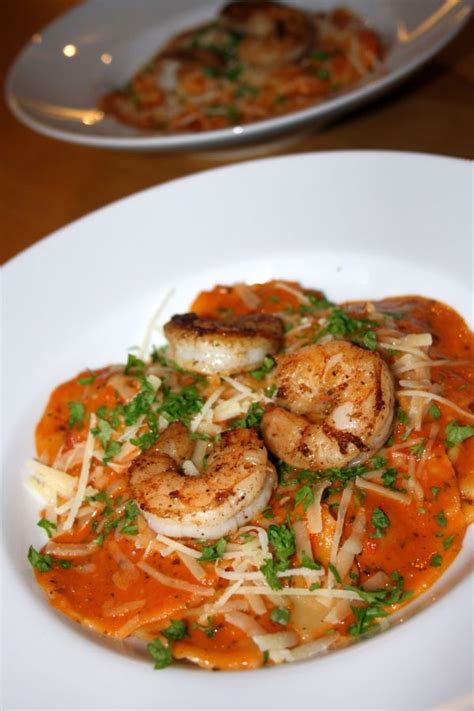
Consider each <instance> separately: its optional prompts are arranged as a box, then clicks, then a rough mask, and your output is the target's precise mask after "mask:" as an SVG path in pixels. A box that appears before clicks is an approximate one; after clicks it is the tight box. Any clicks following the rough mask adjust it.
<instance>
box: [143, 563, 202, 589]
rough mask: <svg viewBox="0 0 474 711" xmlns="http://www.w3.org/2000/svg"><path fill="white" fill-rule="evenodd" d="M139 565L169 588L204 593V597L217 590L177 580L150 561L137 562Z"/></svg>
mask: <svg viewBox="0 0 474 711" xmlns="http://www.w3.org/2000/svg"><path fill="white" fill-rule="evenodd" d="M137 566H138V567H139V568H141V569H142V570H143V571H144V572H145V573H147V574H148V575H150V576H151V577H152V578H154V579H155V580H157V581H158V582H159V583H161V584H162V585H166V586H167V587H169V588H176V590H185V591H186V592H190V593H194V595H202V596H204V597H211V596H212V595H214V593H215V592H216V591H215V589H214V588H207V587H203V586H202V585H193V584H192V583H188V582H186V581H185V580H177V579H176V578H170V576H169V575H165V574H164V573H160V572H159V571H158V570H156V568H152V567H151V565H148V563H143V561H141V562H140V563H137Z"/></svg>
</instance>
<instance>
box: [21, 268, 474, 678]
mask: <svg viewBox="0 0 474 711" xmlns="http://www.w3.org/2000/svg"><path fill="white" fill-rule="evenodd" d="M255 297H256V299H255ZM191 308H192V311H193V312H195V313H197V314H198V315H199V316H202V317H206V318H211V319H212V318H214V319H226V318H231V317H234V316H236V315H244V314H248V313H269V314H274V315H276V316H277V317H279V318H281V319H282V320H283V323H284V329H285V331H286V336H285V340H284V345H283V348H284V349H286V350H287V351H288V352H291V350H293V351H295V350H296V352H297V351H298V348H302V347H305V346H307V345H308V343H314V342H318V339H319V338H321V335H320V334H321V333H323V329H324V333H325V334H326V336H327V334H328V333H329V334H330V336H329V339H331V338H336V337H339V338H341V337H342V338H343V339H346V340H351V341H352V342H356V343H358V344H359V345H360V343H361V339H362V341H363V342H365V343H366V344H368V345H369V346H370V348H371V349H372V351H375V350H376V351H377V352H379V353H380V354H381V357H383V358H384V359H385V360H386V362H387V363H388V364H389V365H390V368H391V369H392V372H393V373H394V378H395V382H396V392H397V396H396V399H397V403H396V408H397V411H396V414H395V419H394V424H393V426H392V429H391V433H390V437H389V440H388V442H385V443H384V444H383V446H381V447H380V448H379V451H377V452H372V453H371V456H370V458H369V459H366V461H364V462H361V463H356V464H355V465H349V466H347V467H343V468H341V469H335V468H328V469H327V470H323V471H319V472H314V471H306V470H301V471H300V470H297V469H295V468H294V467H291V466H289V465H288V464H285V463H284V462H278V461H275V460H274V459H272V462H273V464H275V465H276V466H277V469H278V472H279V477H278V485H277V487H276V488H275V490H274V491H273V494H272V496H271V499H270V501H269V502H268V504H267V506H266V507H265V509H264V510H263V511H261V512H260V513H259V514H258V515H257V516H255V517H254V519H253V521H251V522H248V524H247V526H246V527H244V528H242V527H241V528H240V529H238V530H237V531H235V532H233V533H232V534H230V535H226V536H223V537H221V539H220V540H219V541H217V542H216V541H215V540H204V541H196V540H194V539H189V538H181V539H177V541H176V542H174V541H173V540H172V539H168V538H167V537H164V538H163V536H161V537H160V536H158V538H157V537H156V533H155V531H153V530H152V529H151V528H150V526H149V524H148V522H147V520H146V518H145V517H144V516H143V515H142V512H141V511H140V509H139V508H138V506H137V505H136V503H135V501H134V499H133V496H132V491H131V488H130V481H129V468H130V466H131V464H132V462H133V461H134V460H135V459H136V458H137V457H139V456H140V450H141V449H143V450H145V451H146V450H147V448H149V447H150V446H151V444H152V443H153V441H154V440H158V441H159V438H160V436H162V434H161V433H163V432H164V431H166V427H167V426H168V425H169V422H171V421H174V422H176V421H180V422H182V423H184V424H185V426H186V427H187V428H190V429H191V430H192V428H193V424H192V423H193V422H194V420H193V418H195V417H196V416H197V414H199V412H200V411H201V410H202V409H203V407H204V404H205V402H206V401H207V400H208V399H209V398H211V397H212V396H213V393H215V392H216V391H217V390H218V389H219V388H222V391H223V394H222V397H223V398H224V400H222V402H221V400H220V399H219V400H217V401H216V405H214V410H212V409H210V415H211V416H212V412H213V411H214V412H215V408H216V406H218V405H219V403H221V404H222V403H224V404H225V402H226V399H227V400H229V399H230V398H231V397H232V396H233V397H234V398H235V391H234V390H233V389H232V388H233V387H237V388H238V387H240V388H247V389H248V390H249V392H251V393H252V395H251V397H252V398H253V399H252V404H251V405H250V407H249V406H248V402H246V401H245V407H247V408H248V410H247V411H246V413H245V412H244V414H243V415H241V416H240V418H235V417H233V418H230V419H229V420H227V421H226V420H224V421H223V422H222V421H221V422H220V423H219V424H218V427H217V429H216V423H213V422H212V419H209V417H210V416H209V415H208V420H207V423H208V425H209V428H208V430H207V432H206V431H205V430H204V429H203V425H202V424H201V425H200V427H201V429H196V430H195V433H197V434H195V435H194V441H195V442H197V441H201V442H203V445H202V447H201V448H203V452H204V450H205V448H207V451H208V452H209V451H212V446H215V445H213V444H212V441H211V440H213V438H214V439H216V441H217V440H218V439H219V437H220V436H221V435H220V434H219V433H218V432H217V430H219V432H221V431H222V432H224V431H226V430H227V429H229V428H235V427H256V429H257V431H258V429H259V426H260V420H259V417H260V419H261V416H262V412H264V410H265V408H266V407H269V406H270V405H271V404H272V402H273V399H274V398H275V397H277V395H276V394H275V385H274V383H273V381H272V377H273V376H272V373H273V372H274V371H273V367H274V361H275V359H270V360H273V363H269V364H268V363H267V367H263V366H262V367H261V368H260V370H259V369H258V368H257V369H256V370H255V371H252V372H250V373H244V374H242V375H241V376H235V378H231V379H230V384H229V383H227V382H226V381H223V380H221V378H220V377H218V376H209V377H207V378H204V377H203V376H202V375H196V374H193V373H189V372H184V371H183V370H182V369H181V368H180V367H179V366H178V365H177V364H175V363H171V362H169V361H168V360H167V357H166V351H164V350H155V351H154V352H153V353H152V356H151V358H150V360H147V361H146V362H145V360H142V359H137V358H135V359H133V358H132V359H131V358H130V357H129V360H128V363H127V365H126V366H110V367H107V368H102V369H99V370H93V371H91V370H85V371H83V372H82V373H81V374H79V375H78V376H77V377H75V378H73V379H72V380H70V381H69V382H67V383H64V384H62V385H60V386H59V387H58V388H56V390H55V391H54V392H53V393H52V395H51V397H50V399H49V402H48V404H47V407H46V409H45V411H44V414H43V416H42V418H41V420H40V422H39V423H38V426H37V429H36V449H37V457H38V459H37V461H39V462H41V463H42V464H44V465H47V467H49V468H50V469H44V468H43V469H44V471H43V470H41V471H40V470H39V469H38V470H37V471H35V472H34V474H33V478H35V477H36V483H37V485H38V482H39V485H41V486H42V487H43V488H42V493H43V496H44V498H45V499H47V500H46V501H45V506H44V509H43V511H42V519H41V520H42V521H43V522H44V521H46V522H47V523H46V524H43V527H44V528H45V531H48V532H49V534H50V535H51V538H50V539H49V541H48V542H47V543H46V545H45V546H44V548H43V549H42V550H41V552H38V551H35V550H34V549H33V551H34V553H31V549H30V556H29V557H30V562H32V565H33V566H34V568H35V574H36V578H37V581H38V583H39V584H40V585H41V587H42V588H43V589H44V591H45V593H46V594H47V597H48V600H49V602H50V603H51V604H52V605H53V606H54V607H56V608H57V609H58V610H59V611H60V612H62V613H64V614H66V615H67V616H69V617H70V618H72V619H74V620H76V621H77V622H80V623H81V624H83V625H85V626H87V627H90V628H92V629H94V630H96V631H97V632H98V633H101V634H105V635H109V636H112V637H115V638H117V639H125V638H127V637H128V636H131V635H134V636H137V637H139V638H140V639H142V640H143V641H144V642H145V643H147V644H148V648H149V651H150V653H151V654H152V656H153V658H154V659H155V662H156V665H157V667H158V668H162V667H163V666H166V665H167V664H168V663H170V661H171V659H177V660H188V661H191V662H194V663H196V664H198V665H200V666H201V667H203V668H209V669H250V668H255V667H258V666H261V665H262V664H265V663H279V662H281V661H291V660H292V659H298V658H300V657H299V656H298V649H301V650H303V651H302V653H301V655H302V656H305V655H306V649H307V650H308V652H307V655H308V656H309V654H310V653H317V652H318V651H324V649H325V648H327V645H330V646H332V647H336V648H337V647H339V646H344V645H345V644H347V643H348V642H349V641H352V640H354V639H358V638H359V637H363V636H365V635H366V634H369V633H371V632H372V631H374V630H375V629H376V628H377V626H378V624H380V622H381V620H383V618H384V617H385V616H386V615H387V614H389V613H391V612H393V611H394V610H396V609H397V608H398V607H399V606H400V605H403V604H406V602H407V601H408V600H412V599H413V598H414V597H416V596H417V595H419V594H420V593H421V592H423V591H424V590H426V589H427V588H428V587H429V586H430V585H432V584H433V582H434V581H435V580H436V579H437V578H438V577H439V576H440V575H441V574H442V573H443V571H444V570H445V569H446V568H447V567H448V566H449V565H450V563H451V562H452V560H453V559H454V558H455V556H456V555H457V553H458V552H459V550H460V547H461V545H462V540H463V536H464V532H465V529H466V525H467V524H468V523H469V522H470V521H472V518H473V513H472V511H473V509H472V492H473V461H474V437H473V436H472V435H473V434H474V429H473V427H472V425H473V424H474V416H472V413H473V412H474V364H473V359H474V343H473V335H472V333H471V332H470V331H469V329H468V327H467V326H466V324H465V323H464V321H463V320H462V318H461V317H460V316H459V314H457V313H456V312H455V311H453V310H452V309H451V308H449V307H448V306H446V305H444V304H441V303H439V302H436V301H433V300H428V299H424V298H422V297H414V296H408V297H400V298H394V299H386V300H384V301H380V302H373V303H370V304H366V303H360V302H354V303H349V304H345V305H341V306H336V305H333V304H330V303H329V302H328V301H326V299H325V297H324V295H323V294H322V293H321V292H319V291H317V290H308V289H302V287H301V286H300V285H299V284H297V283H291V282H269V283H266V284H258V285H254V286H252V287H247V286H242V285H237V286H235V287H228V286H217V287H215V288H214V289H213V290H211V291H208V292H202V293H201V294H199V295H198V297H197V298H196V300H195V302H194V303H193V305H192V307H191ZM341 312H343V314H345V316H341ZM341 323H342V324H343V327H344V328H346V332H345V333H341V332H340V331H341V329H343V327H342V326H341ZM354 324H355V325H356V326H357V328H356V326H354ZM328 328H329V329H331V328H332V329H333V331H335V333H332V332H331V330H329V331H328ZM351 329H352V330H351ZM324 333H323V335H324ZM367 334H369V335H367ZM410 334H430V335H431V345H430V346H426V347H423V348H422V349H421V350H420V347H418V346H413V347H411V350H412V351H413V352H414V353H415V354H416V357H415V360H416V358H418V359H419V358H420V357H421V355H424V356H425V357H426V358H429V359H430V361H431V362H432V365H431V366H429V367H428V369H426V362H425V366H424V368H425V370H424V371H423V373H422V375H423V376H426V375H428V377H429V381H428V380H427V379H426V377H424V378H421V380H420V377H419V375H420V374H419V373H418V376H417V373H416V372H414V371H413V370H412V372H411V374H412V375H413V373H414V377H412V379H411V381H410V371H409V370H406V371H405V372H398V371H400V363H402V364H403V361H400V358H401V357H402V356H403V353H404V352H402V351H401V350H398V348H406V347H407V346H406V342H405V341H403V338H404V337H405V336H408V335H410ZM390 343H392V345H390ZM397 343H398V344H399V345H398V348H397ZM403 344H405V345H403ZM408 350H410V346H408ZM406 352H408V351H405V353H406ZM277 358H278V356H276V359H277ZM397 363H398V365H397ZM262 368H263V370H262ZM397 369H398V370H397ZM417 377H418V380H417ZM147 378H148V380H147ZM233 380H236V381H237V383H238V384H239V383H240V385H237V386H235V383H233ZM407 381H410V382H413V383H415V385H416V386H417V387H419V388H420V386H419V383H418V381H419V382H421V381H423V382H422V385H423V389H424V391H427V392H428V393H432V394H433V399H432V400H429V401H428V402H426V400H425V401H423V403H422V405H421V407H422V410H421V411H420V412H422V415H421V419H420V421H419V422H418V425H417V426H414V425H413V422H414V421H415V420H414V419H413V418H417V417H418V416H419V412H418V410H416V408H415V407H414V405H413V398H412V396H408V395H403V392H411V389H410V387H408V385H407ZM425 381H426V382H425ZM225 388H229V392H227V391H226V390H225ZM420 389H421V388H420ZM238 392H239V391H238ZM245 392H246V391H245V390H244V394H245ZM183 393H184V395H183ZM434 396H437V397H438V398H441V399H434ZM147 398H148V400H147ZM417 399H418V401H421V398H417ZM249 402H250V400H249ZM415 405H416V406H418V405H419V403H418V405H417V403H416V402H415ZM259 408H260V411H259ZM453 408H458V409H457V410H456V409H453ZM251 413H252V415H254V416H255V417H256V419H255V421H253V420H252V419H251V418H250V414H251ZM410 418H412V419H410ZM87 423H89V426H88V424H87ZM206 426H207V425H206ZM213 427H214V429H212V428H213ZM130 428H132V429H133V428H135V432H133V433H130ZM214 431H216V432H217V434H213V435H212V436H211V435H210V434H209V432H214ZM127 437H128V439H127ZM140 437H141V439H140ZM147 437H148V440H147ZM88 442H89V444H91V443H92V446H93V450H92V458H91V463H90V467H89V471H88V473H87V481H86V482H85V484H86V489H85V490H84V495H83V496H82V497H81V500H80V501H79V503H78V509H77V513H76V515H75V516H74V520H73V523H72V525H70V526H69V527H68V526H67V524H65V520H66V517H67V514H68V506H70V504H71V497H72V499H74V491H75V490H76V483H77V481H78V480H80V479H81V477H82V478H83V477H84V471H83V470H84V459H85V458H86V454H85V452H86V451H87V447H88ZM114 443H117V444H114ZM193 456H194V455H193ZM203 456H204V459H203V460H202V461H203V464H202V466H203V467H204V469H205V466H206V465H205V461H206V456H208V455H206V454H204V455H203ZM196 461H197V460H196ZM42 472H43V473H42ZM45 472H46V473H45ZM58 472H59V474H58ZM81 472H82V473H81ZM198 473H199V472H198ZM54 477H56V479H55V478H54ZM58 477H59V478H60V479H61V477H62V479H61V482H60V483H61V486H62V488H61V487H59V489H58V488H55V487H57V479H58ZM321 482H326V487H325V488H324V490H323V492H322V494H321V493H320V492H319V489H318V487H319V486H320V485H321ZM58 486H59V485H58ZM64 487H66V488H64ZM68 487H69V489H68ZM371 487H372V488H371ZM45 492H46V494H45ZM48 496H49V499H48ZM318 496H320V502H319V505H318V506H317V507H316V504H315V500H314V499H315V497H316V498H317V497H318ZM348 496H349V499H348V503H347V509H346V511H345V513H344V515H343V516H342V518H341V514H340V509H341V506H343V500H344V497H346V498H347V497H348ZM316 503H317V502H316ZM315 507H316V508H315ZM308 512H309V513H308ZM309 514H311V515H316V516H317V517H319V531H318V532H316V533H315V532H312V531H311V526H310V525H309V523H308V521H309V519H308V516H309ZM338 528H339V534H337V533H336V532H337V529H338ZM356 529H357V530H356ZM336 535H339V536H340V538H339V542H338V543H337V545H336V553H337V557H335V551H334V546H335V544H334V540H335V536H336ZM349 540H352V541H353V543H354V546H353V550H355V551H358V552H356V553H353V554H352V556H349V558H347V556H346V559H347V560H348V563H347V565H346V568H347V570H346V571H345V572H344V573H343V576H342V578H341V577H340V575H339V572H338V570H337V569H336V570H335V565H334V561H335V560H337V561H338V565H340V566H341V567H343V566H344V565H345V563H344V562H343V561H344V560H345V558H344V555H343V554H342V553H341V552H342V548H343V547H344V543H345V542H346V541H349ZM262 541H263V543H262ZM305 541H306V543H305ZM308 541H309V546H310V548H308V547H307V542H308ZM174 545H176V547H173V546H174ZM261 545H263V549H261V548H260V546H261ZM80 546H85V548H82V549H81V548H80ZM180 546H181V547H180ZM245 546H247V549H248V551H251V553H247V552H245V551H247V549H246V548H245ZM305 546H306V548H305ZM262 555H263V557H262ZM246 556H248V557H246ZM252 556H257V557H255V558H254V559H253V558H252ZM258 556H260V557H258ZM252 560H254V561H257V563H255V562H252ZM239 561H240V568H239V565H238V563H239ZM262 561H264V562H263V564H261V563H262ZM269 561H270V562H269ZM331 561H333V562H332V563H331ZM244 564H245V565H244ZM272 566H273V567H272ZM305 566H306V567H305ZM292 568H294V569H295V570H296V571H297V572H296V573H295V574H294V576H291V574H290V573H288V571H290V570H291V569H292ZM239 570H243V571H244V572H243V573H242V572H240V573H239ZM261 571H263V573H262V572H261ZM285 571H286V572H285ZM239 575H241V576H242V579H241V583H240V585H241V588H239V587H238V586H237V588H236V589H235V592H234V594H229V595H228V599H226V600H225V601H224V602H223V603H220V602H219V600H220V598H221V596H222V595H224V597H225V595H226V592H228V590H229V588H230V586H232V585H234V586H235V584H236V582H235V581H236V580H237V581H238V580H239ZM278 575H280V577H278ZM282 575H283V576H286V577H281V576H282ZM226 576H227V577H226ZM245 576H246V577H245ZM252 576H253V577H252ZM272 576H273V577H272ZM275 576H276V577H275ZM173 581H175V583H177V586H174V583H173ZM371 581H375V585H374V583H372V582H371ZM252 586H255V588H254V589H255V591H256V592H255V593H252V589H253V588H252ZM297 588H300V589H302V590H304V591H305V592H304V594H302V595H301V596H298V595H297V594H295V593H296V592H297ZM239 590H243V591H244V592H239ZM334 590H336V593H335V594H336V596H337V595H339V597H334V598H333V597H331V596H332V595H333V594H334V592H331V591H334ZM326 595H328V596H329V597H327V596H326ZM344 596H347V597H344ZM364 596H365V597H364ZM216 603H217V606H216ZM178 623H179V624H178ZM177 624H178V627H176V625H177ZM175 628H176V629H175ZM282 635H283V637H282ZM285 635H286V636H285ZM321 640H323V643H322V646H320V647H318V644H320V643H321ZM324 640H326V642H324ZM265 645H268V649H267V648H266V646H265ZM305 645H306V647H305ZM308 645H309V646H308ZM311 645H313V647H314V649H313V648H311V649H310V647H311ZM325 645H326V646H325Z"/></svg>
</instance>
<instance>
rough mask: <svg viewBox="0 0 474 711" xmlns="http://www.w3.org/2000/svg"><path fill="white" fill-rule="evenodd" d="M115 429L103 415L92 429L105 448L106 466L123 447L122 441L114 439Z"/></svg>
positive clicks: (104, 462) (103, 461) (104, 460)
mask: <svg viewBox="0 0 474 711" xmlns="http://www.w3.org/2000/svg"><path fill="white" fill-rule="evenodd" d="M113 431H114V430H113V428H112V425H111V424H110V423H109V422H108V421H107V420H105V419H104V418H103V417H98V418H97V426H96V427H93V429H92V430H91V432H92V434H93V435H94V437H96V438H97V439H98V440H99V442H100V443H101V445H102V448H103V450H104V458H103V460H102V464H104V466H107V464H108V463H109V462H110V460H111V459H113V458H114V457H116V456H117V454H118V453H119V452H120V450H121V448H122V445H121V444H120V442H118V441H117V440H114V439H112V434H113Z"/></svg>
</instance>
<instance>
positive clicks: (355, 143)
mask: <svg viewBox="0 0 474 711" xmlns="http://www.w3.org/2000/svg"><path fill="white" fill-rule="evenodd" d="M74 4H76V3H75V2H74V1H73V0H15V2H10V3H6V10H7V17H6V18H5V19H4V22H3V26H4V27H6V28H8V32H7V33H5V34H6V36H5V38H4V40H3V42H2V48H1V51H2V52H3V55H4V56H3V61H2V65H1V68H2V71H3V72H5V71H6V69H7V67H8V65H9V64H10V63H11V62H12V60H13V58H14V57H15V55H16V53H17V52H18V51H19V50H20V49H21V47H22V45H23V44H24V43H25V42H27V41H28V39H29V38H30V36H31V35H32V34H33V33H34V32H35V31H37V30H38V29H40V28H41V27H43V26H44V25H45V24H47V23H48V22H50V21H51V20H52V19H53V18H54V17H56V16H57V15H59V14H60V13H61V12H64V11H65V10H67V9H69V8H70V7H72V6H73V5H74ZM349 4H350V3H349ZM1 112H2V132H1V135H2V143H3V146H2V148H1V154H2V158H3V165H4V166H5V165H6V169H4V170H3V171H2V174H1V178H0V180H1V183H0V191H1V195H2V202H3V205H2V209H1V210H0V220H1V222H0V232H1V235H2V241H1V244H2V248H1V254H0V258H1V260H2V261H5V260H7V259H10V258H11V257H13V256H14V255H15V254H17V253H18V252H19V251H20V250H22V249H25V247H28V246H29V245H31V244H33V243H34V242H36V241H37V240H39V239H41V238H42V237H44V236H45V235H47V234H49V233H50V232H52V231H53V230H56V229H58V228H59V227H62V226H63V225H66V224H67V223H68V222H70V221H71V220H74V219H76V218H78V217H81V216H83V215H85V214H86V213H88V212H90V211H91V210H95V209H96V208H98V207H101V206H102V205H106V204H107V203H109V202H111V201H113V200H117V199H118V198H121V197H123V196H125V195H130V194H131V193H134V192H136V191H138V190H142V189H143V188H147V187H149V186H151V185H156V184H159V183H163V182H165V181H167V180H170V179H172V178H176V177H179V176H182V175H186V174H189V173H195V172H197V171H200V170H205V169H206V168H210V167H214V166H216V165H219V164H222V163H223V162H225V161H223V160H220V161H219V160H218V159H215V158H210V157H209V156H196V155H193V156H190V155H185V154H173V155H171V154H167V155H166V154H159V153H131V152H120V151H113V150H111V151H109V150H102V149H96V148H86V147H82V146H75V145H72V144H68V143H62V142H59V141H54V140H52V139H49V138H46V137H43V136H40V135H38V134H36V133H34V132H33V131H30V130H29V129H28V128H25V127H24V126H22V125H21V124H20V123H18V122H17V121H16V119H14V118H13V116H12V115H11V114H10V113H9V112H8V111H7V109H6V107H5V105H4V104H2V106H1ZM473 129H474V21H471V22H470V23H469V25H468V26H467V27H465V28H464V30H463V31H462V33H461V34H460V35H459V36H458V37H457V38H456V39H455V40H454V41H453V42H452V43H451V44H450V45H449V46H448V47H447V48H446V49H445V50H444V51H443V52H442V53H441V54H440V55H439V56H438V57H436V58H435V59H434V60H433V61H432V62H431V63H430V64H429V65H428V66H426V67H425V68H424V69H422V70H421V71H420V72H419V73H418V74H416V76H414V77H413V78H412V79H410V80H409V81H408V82H407V83H406V84H403V85H402V86H401V87H399V88H398V89H396V90H395V91H394V92H393V93H391V94H389V95H388V96H386V97H383V98H381V99H379V100H377V101H375V102H373V103H371V104H369V105H368V106H366V107H364V108H363V109H360V110H357V111H355V112H353V113H352V114H349V115H347V116H345V117H344V118H342V119H340V120H338V121H337V122H335V123H333V124H332V125H331V126H329V127H326V128H325V129H324V130H322V131H317V132H316V131H315V132H312V133H309V134H308V133H306V134H305V135H304V136H302V137H301V139H300V140H299V141H298V142H297V143H294V144H292V145H291V146H289V147H288V146H286V147H284V148H281V147H280V148H279V149H275V148H273V149H272V150H271V152H272V153H273V154H275V153H290V152H291V153H294V152H302V151H321V150H339V149H349V148H353V149H390V150H404V151H422V152H427V153H439V154H444V155H449V156H457V157H463V158H473V157H474V134H473ZM246 157H248V156H246ZM241 159H242V158H241V157H239V156H237V157H235V156H233V157H232V160H233V161H237V160H241ZM226 161H227V162H229V158H228V157H227V158H226Z"/></svg>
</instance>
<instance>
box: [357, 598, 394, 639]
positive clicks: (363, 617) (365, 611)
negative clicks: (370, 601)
mask: <svg viewBox="0 0 474 711" xmlns="http://www.w3.org/2000/svg"><path fill="white" fill-rule="evenodd" d="M351 610H352V612H353V614H354V617H355V618H356V621H355V623H354V624H352V625H351V626H350V627H349V630H348V631H349V634H351V635H352V636H353V637H360V636H361V635H363V634H366V633H368V632H375V630H376V629H377V628H378V623H376V622H375V620H376V619H377V618H378V617H387V615H388V613H387V612H386V611H385V610H384V609H383V608H382V607H380V606H379V605H370V606H368V607H353V606H351Z"/></svg>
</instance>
